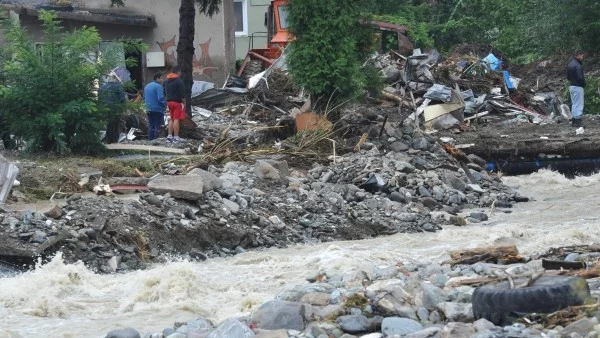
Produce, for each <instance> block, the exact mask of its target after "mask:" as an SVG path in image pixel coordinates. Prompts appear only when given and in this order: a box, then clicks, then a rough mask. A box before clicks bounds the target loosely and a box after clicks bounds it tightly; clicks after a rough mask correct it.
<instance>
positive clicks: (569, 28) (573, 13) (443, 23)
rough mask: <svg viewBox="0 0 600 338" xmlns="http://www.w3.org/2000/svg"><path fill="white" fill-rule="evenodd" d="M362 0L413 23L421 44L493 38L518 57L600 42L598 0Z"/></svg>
mask: <svg viewBox="0 0 600 338" xmlns="http://www.w3.org/2000/svg"><path fill="white" fill-rule="evenodd" d="M361 6H362V8H363V10H364V11H367V12H369V13H373V14H376V15H379V16H383V18H384V19H385V20H386V21H389V22H392V23H397V24H405V25H408V26H409V28H410V29H411V31H412V33H410V34H411V37H412V39H413V41H415V42H416V43H417V45H418V46H420V47H427V46H428V45H433V46H435V47H436V48H438V49H440V50H441V51H448V50H451V49H452V48H453V47H455V46H456V45H458V44H461V43H471V44H473V43H481V44H490V45H492V46H494V47H496V48H497V49H498V50H501V51H503V53H504V54H505V55H506V56H508V57H510V58H512V59H513V61H516V62H530V61H533V60H535V59H539V58H544V57H548V56H550V55H552V54H555V53H557V52H559V53H566V54H571V53H572V52H573V51H574V50H575V49H584V50H587V51H589V52H596V46H598V44H599V43H600V20H598V18H599V17H600V2H599V1H597V0H577V1H556V0H521V1H514V0H469V1H467V0H379V1H369V0H363V2H362V4H361ZM425 36H427V37H428V38H430V39H431V40H428V39H426V38H424V37H425Z"/></svg>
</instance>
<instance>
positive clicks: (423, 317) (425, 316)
mask: <svg viewBox="0 0 600 338" xmlns="http://www.w3.org/2000/svg"><path fill="white" fill-rule="evenodd" d="M417 318H419V320H420V321H422V322H426V321H427V320H429V311H427V309H426V308H424V307H422V306H421V307H419V308H418V309H417Z"/></svg>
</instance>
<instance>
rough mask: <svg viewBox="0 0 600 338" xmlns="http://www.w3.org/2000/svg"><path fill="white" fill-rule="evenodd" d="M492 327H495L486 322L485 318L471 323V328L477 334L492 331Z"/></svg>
mask: <svg viewBox="0 0 600 338" xmlns="http://www.w3.org/2000/svg"><path fill="white" fill-rule="evenodd" d="M494 327H496V325H494V323H492V322H490V321H489V320H487V319H485V318H481V319H479V320H476V321H475V322H473V328H474V329H475V331H477V332H483V331H486V330H489V329H492V328H494Z"/></svg>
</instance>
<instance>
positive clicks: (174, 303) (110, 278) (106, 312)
mask: <svg viewBox="0 0 600 338" xmlns="http://www.w3.org/2000/svg"><path fill="white" fill-rule="evenodd" d="M504 181H505V182H506V183H507V184H508V185H510V186H512V187H514V188H516V189H518V190H519V191H520V192H521V194H522V195H524V196H528V197H532V198H534V199H535V200H534V201H532V202H529V203H522V204H518V205H516V206H515V207H514V208H513V209H512V210H513V212H512V213H511V214H505V213H499V212H495V213H494V214H493V215H492V217H491V219H490V221H489V222H487V223H486V224H483V225H469V226H466V227H453V226H447V227H446V228H445V229H444V230H442V231H439V232H437V233H424V234H411V235H408V234H398V235H394V236H389V237H382V238H377V239H371V240H364V241H353V242H334V243H326V244H319V245H312V246H309V245H298V246H295V247H291V248H287V249H269V250H264V251H260V252H249V253H245V254H242V255H237V256H235V257H232V258H226V259H213V260H209V261H206V262H200V263H191V262H186V261H173V262H171V263H169V264H164V265H158V266H155V267H153V268H151V269H148V270H146V271H137V272H130V273H127V274H120V275H97V274H94V273H92V272H91V271H89V270H87V269H86V268H85V267H84V266H83V265H81V264H74V265H65V264H64V263H63V262H62V260H61V258H60V256H57V257H55V258H54V260H52V261H51V262H49V263H48V264H45V265H43V266H40V267H38V268H37V269H36V270H35V271H30V272H27V273H24V274H22V275H19V276H16V277H11V278H4V279H0V337H103V336H104V334H105V333H106V332H107V331H109V330H111V329H114V328H119V327H129V326H131V327H135V328H137V329H138V330H139V331H140V332H141V333H142V335H143V334H145V333H148V332H151V331H155V332H159V331H162V329H163V328H165V327H172V325H173V323H174V322H175V321H185V320H189V319H194V318H195V317H208V318H211V319H213V320H215V321H217V322H218V321H220V320H223V319H225V318H227V317H230V316H233V315H236V314H238V313H243V312H248V311H250V310H251V309H253V308H254V307H255V306H257V305H259V304H261V303H262V302H264V301H267V300H269V299H272V298H273V297H274V296H275V295H276V294H277V293H278V292H279V291H281V290H282V289H283V288H284V287H285V286H287V285H290V284H301V283H304V280H305V278H306V277H307V276H308V275H310V274H311V273H314V272H315V271H317V270H320V271H327V272H329V273H336V272H344V271H350V270H354V269H364V270H365V271H370V270H371V269H372V267H373V265H380V266H389V265H393V264H395V263H397V262H399V261H401V262H405V263H406V262H413V261H423V262H425V261H434V262H440V261H443V260H445V259H446V258H447V256H446V252H447V251H448V250H451V249H456V248H465V247H475V246H479V245H489V244H495V243H496V244H500V243H511V244H512V243H514V244H516V245H517V246H518V247H519V249H520V250H521V251H522V252H523V253H524V254H532V253H535V252H543V251H545V250H546V249H547V248H548V247H550V246H562V245H570V244H588V243H592V242H600V238H599V237H600V235H599V232H598V231H597V228H598V226H599V225H600V222H599V219H600V211H599V208H598V207H599V204H600V197H598V195H599V194H598V191H600V174H598V175H594V176H590V177H578V178H575V179H573V180H569V179H566V178H565V177H564V176H562V175H560V174H557V173H555V172H551V171H546V170H543V171H540V172H538V173H535V174H532V175H528V176H521V177H508V178H505V179H504ZM489 211H490V210H486V212H489Z"/></svg>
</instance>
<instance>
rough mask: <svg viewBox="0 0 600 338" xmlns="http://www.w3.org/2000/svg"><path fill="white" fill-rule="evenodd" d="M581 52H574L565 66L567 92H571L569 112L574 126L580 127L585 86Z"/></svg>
mask: <svg viewBox="0 0 600 338" xmlns="http://www.w3.org/2000/svg"><path fill="white" fill-rule="evenodd" d="M583 56H584V55H583V52H577V53H575V56H574V57H573V58H571V60H570V61H569V65H568V66H567V80H569V85H570V86H569V92H570V93H571V104H572V106H571V114H572V115H573V118H572V120H571V121H572V123H573V126H574V127H577V128H579V127H581V126H582V123H581V118H582V116H583V99H584V97H583V89H584V88H585V77H584V76H583Z"/></svg>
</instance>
